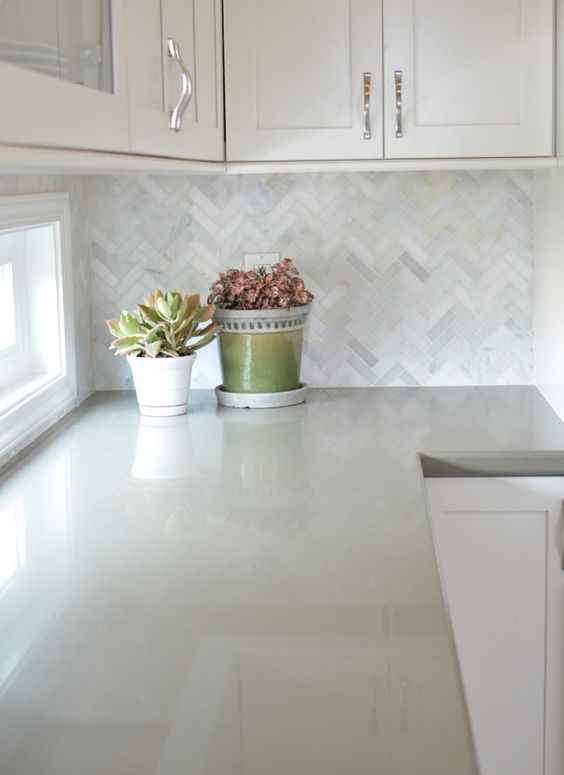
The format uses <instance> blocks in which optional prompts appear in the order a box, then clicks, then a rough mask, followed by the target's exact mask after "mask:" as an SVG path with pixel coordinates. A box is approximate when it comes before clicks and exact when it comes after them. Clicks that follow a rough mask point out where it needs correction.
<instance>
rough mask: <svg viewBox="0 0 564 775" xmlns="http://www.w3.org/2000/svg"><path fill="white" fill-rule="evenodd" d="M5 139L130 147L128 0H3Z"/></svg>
mask: <svg viewBox="0 0 564 775" xmlns="http://www.w3.org/2000/svg"><path fill="white" fill-rule="evenodd" d="M0 92H1V94H2V110H1V111H0V143H7V144H12V143H13V144H19V145H35V146H54V147H66V148H88V149H93V150H107V151H127V150H128V149H129V127H128V107H127V82H126V73H125V8H124V0H81V1H80V2H77V0H3V2H2V3H1V4H0Z"/></svg>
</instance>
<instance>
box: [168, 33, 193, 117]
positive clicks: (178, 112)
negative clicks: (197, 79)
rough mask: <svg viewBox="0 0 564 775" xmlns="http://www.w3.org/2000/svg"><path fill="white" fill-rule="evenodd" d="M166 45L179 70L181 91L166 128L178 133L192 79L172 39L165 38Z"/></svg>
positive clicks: (190, 92)
mask: <svg viewBox="0 0 564 775" xmlns="http://www.w3.org/2000/svg"><path fill="white" fill-rule="evenodd" d="M166 45H167V51H168V55H169V57H170V58H171V59H172V60H174V62H176V64H177V65H178V69H179V70H180V75H181V78H182V91H181V93H180V99H179V100H178V102H177V103H176V105H175V106H174V108H173V109H172V110H171V112H170V121H169V124H168V128H169V129H172V130H174V131H175V132H180V130H181V129H182V119H183V118H184V113H185V112H186V108H187V107H188V105H189V104H190V100H191V99H192V92H193V86H192V78H191V77H190V73H189V72H188V68H187V67H186V65H185V64H184V62H183V61H182V56H181V55H180V46H179V45H178V43H177V42H176V41H175V40H173V39H172V38H167V41H166Z"/></svg>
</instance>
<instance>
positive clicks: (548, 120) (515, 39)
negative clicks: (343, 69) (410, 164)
mask: <svg viewBox="0 0 564 775" xmlns="http://www.w3.org/2000/svg"><path fill="white" fill-rule="evenodd" d="M553 14H554V11H553V2H552V0H472V2H468V0H384V41H385V53H384V93H385V118H384V143H385V155H386V158H392V159H393V158H448V157H472V156H478V157H480V156H482V157H486V156H550V155H552V153H553V136H552V134H553V132H552V124H553V47H554V44H553V35H554V30H553V26H554V23H553ZM396 73H398V74H401V86H400V83H399V77H400V76H399V75H398V82H397V84H396ZM396 86H397V88H396ZM400 121H401V133H400V132H399V129H400V127H399V124H400ZM400 134H401V136H400Z"/></svg>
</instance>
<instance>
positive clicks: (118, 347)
mask: <svg viewBox="0 0 564 775" xmlns="http://www.w3.org/2000/svg"><path fill="white" fill-rule="evenodd" d="M214 312H215V307H214V305H213V304H207V305H206V306H202V305H201V304H200V296H199V294H197V293H195V294H192V295H190V296H183V295H182V294H181V293H180V292H179V291H161V290H159V289H157V290H156V291H155V293H154V294H152V295H151V296H149V298H147V299H145V301H144V303H143V304H138V305H137V312H136V313H130V312H127V311H126V310H124V311H123V312H122V313H121V315H120V316H119V319H118V320H107V321H106V323H107V325H108V328H109V329H110V331H111V333H112V334H113V335H114V336H115V337H116V339H114V341H113V342H112V343H111V345H110V349H111V350H115V351H116V355H138V356H142V357H145V358H163V357H168V358H178V357H180V356H182V355H190V353H192V352H194V350H199V349H200V348H201V347H205V345H207V344H209V343H210V342H212V341H213V340H214V339H215V335H216V331H217V329H218V328H219V326H218V325H217V323H208V325H206V326H203V327H201V328H200V327H199V326H200V324H201V323H205V322H207V321H209V320H211V318H212V317H213V313H214Z"/></svg>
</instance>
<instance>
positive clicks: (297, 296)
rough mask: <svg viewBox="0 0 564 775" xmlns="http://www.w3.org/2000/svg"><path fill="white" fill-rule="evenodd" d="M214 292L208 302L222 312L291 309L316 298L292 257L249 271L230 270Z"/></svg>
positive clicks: (212, 287) (212, 289)
mask: <svg viewBox="0 0 564 775" xmlns="http://www.w3.org/2000/svg"><path fill="white" fill-rule="evenodd" d="M210 291H211V293H210V295H209V298H208V302H209V303H210V304H217V306H218V307H221V308H222V309H288V308H290V307H299V306H300V305H303V304H309V302H310V301H312V299H313V295H312V294H311V293H310V292H309V291H306V289H305V287H304V281H303V280H302V278H301V277H300V276H299V272H298V270H297V268H296V267H295V266H294V263H293V261H292V259H291V258H284V259H283V260H282V261H280V262H279V263H277V264H274V265H273V266H268V267H267V266H259V267H256V268H255V269H250V270H248V271H243V270H241V269H229V270H228V271H227V272H225V273H224V272H222V273H221V274H220V275H219V278H218V279H217V280H216V281H215V283H214V284H213V285H212V286H211V288H210Z"/></svg>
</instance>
